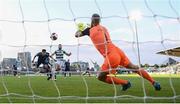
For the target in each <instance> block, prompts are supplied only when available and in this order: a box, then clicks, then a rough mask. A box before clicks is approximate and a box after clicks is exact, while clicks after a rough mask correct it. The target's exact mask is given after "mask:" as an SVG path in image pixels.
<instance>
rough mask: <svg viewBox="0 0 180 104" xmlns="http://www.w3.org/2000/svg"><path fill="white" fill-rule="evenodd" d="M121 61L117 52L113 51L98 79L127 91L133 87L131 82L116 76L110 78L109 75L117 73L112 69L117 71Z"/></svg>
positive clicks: (105, 61)
mask: <svg viewBox="0 0 180 104" xmlns="http://www.w3.org/2000/svg"><path fill="white" fill-rule="evenodd" d="M120 61H121V57H120V56H119V54H118V53H117V52H116V51H112V52H111V53H109V54H108V55H107V57H106V58H105V60H104V63H103V65H102V67H101V72H100V73H99V75H98V79H99V80H100V81H103V82H105V83H109V84H116V85H122V90H123V91H125V90H127V89H128V88H130V87H131V84H130V82H129V81H127V80H123V79H120V78H117V77H115V76H109V74H115V73H116V70H110V69H116V68H117V67H118V66H119V63H120Z"/></svg>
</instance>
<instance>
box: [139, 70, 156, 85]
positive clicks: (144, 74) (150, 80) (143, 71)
mask: <svg viewBox="0 0 180 104" xmlns="http://www.w3.org/2000/svg"><path fill="white" fill-rule="evenodd" d="M136 73H137V74H139V75H140V76H142V77H143V78H145V79H147V80H148V81H149V82H151V84H154V82H155V81H154V79H153V78H152V77H151V76H150V75H149V74H148V73H147V72H146V71H145V70H143V69H140V70H138V71H137V72H136Z"/></svg>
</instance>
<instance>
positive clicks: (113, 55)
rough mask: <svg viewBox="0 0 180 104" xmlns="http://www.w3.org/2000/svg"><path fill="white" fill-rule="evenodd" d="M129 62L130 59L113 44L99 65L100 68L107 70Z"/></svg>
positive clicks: (124, 65)
mask: <svg viewBox="0 0 180 104" xmlns="http://www.w3.org/2000/svg"><path fill="white" fill-rule="evenodd" d="M129 63H130V61H129V59H128V57H127V56H126V55H125V54H124V52H123V51H122V50H121V49H119V48H118V47H116V46H113V48H112V49H111V51H110V52H109V53H108V54H107V55H106V57H105V60H104V63H103V65H102V66H101V70H102V71H109V69H110V68H112V69H113V68H117V67H118V66H123V67H127V65H128V64H129ZM113 73H114V72H113Z"/></svg>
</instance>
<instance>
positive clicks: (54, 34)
mask: <svg viewBox="0 0 180 104" xmlns="http://www.w3.org/2000/svg"><path fill="white" fill-rule="evenodd" d="M50 38H51V40H53V41H55V40H57V38H58V34H56V33H52V34H51V36H50Z"/></svg>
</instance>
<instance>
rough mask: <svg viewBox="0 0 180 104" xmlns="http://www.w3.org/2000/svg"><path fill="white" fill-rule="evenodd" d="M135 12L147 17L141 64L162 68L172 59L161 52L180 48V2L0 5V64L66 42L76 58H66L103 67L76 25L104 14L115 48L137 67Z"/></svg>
mask: <svg viewBox="0 0 180 104" xmlns="http://www.w3.org/2000/svg"><path fill="white" fill-rule="evenodd" d="M19 1H20V2H19ZM21 10H22V11H21ZM135 11H136V12H137V11H138V12H139V13H140V14H141V15H142V17H141V19H139V20H136V23H137V35H138V39H139V42H140V56H141V57H140V58H141V63H142V64H145V63H148V64H161V63H162V62H164V61H165V60H166V59H167V58H168V57H167V56H164V55H157V54H156V52H158V51H161V50H164V49H168V48H174V47H177V46H180V21H178V19H177V18H178V17H179V15H180V1H179V0H0V60H2V59H3V58H5V57H17V52H22V51H30V52H32V56H33V55H35V54H36V53H37V52H39V51H41V49H42V48H46V49H47V50H48V51H49V52H53V51H54V50H56V49H57V46H53V47H52V48H50V47H49V45H51V44H53V45H57V44H59V43H61V44H63V49H64V50H66V51H67V52H71V53H72V56H70V57H66V58H70V59H71V61H77V60H82V61H90V60H93V61H97V62H98V63H99V64H102V63H103V58H102V56H101V55H100V54H99V53H98V52H97V50H96V49H95V48H94V46H93V45H92V42H91V40H90V39H89V37H82V38H79V39H77V38H75V37H74V33H75V32H76V30H77V27H76V24H77V23H80V22H82V23H85V24H86V23H90V17H91V15H92V14H93V13H99V14H100V15H101V16H102V21H101V24H102V25H103V26H105V27H106V28H107V29H108V31H109V33H110V35H111V39H112V40H113V42H114V44H116V45H117V46H118V47H120V48H121V49H122V50H123V51H124V52H125V53H126V54H127V56H128V57H129V59H130V60H131V61H132V62H133V63H135V64H137V63H138V58H137V45H136V44H134V42H136V39H137V37H136V35H135V33H134V31H135V20H132V19H128V18H127V17H128V16H131V14H132V13H133V12H135ZM154 15H157V17H156V18H153V16H154ZM168 17H170V18H168ZM179 18H180V17H179ZM48 20H49V22H48ZM74 20H75V21H74ZM22 21H24V25H23V22H22ZM48 26H49V28H48ZM52 32H55V33H57V34H58V40H56V41H53V42H52V41H51V39H50V38H49V37H50V34H51V33H52ZM162 40H165V41H164V42H163V44H162V43H161V41H162ZM78 43H79V44H81V45H80V46H79V47H78V46H77V44H78ZM25 44H26V45H27V46H26V47H25V48H24V47H23V46H24V45H25ZM78 52H79V54H78ZM173 58H175V59H177V60H180V59H179V58H177V57H173Z"/></svg>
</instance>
